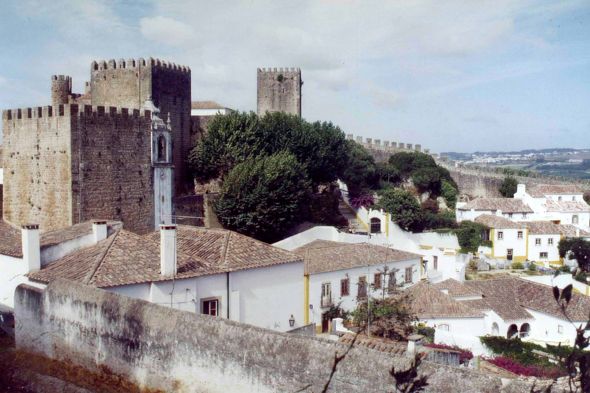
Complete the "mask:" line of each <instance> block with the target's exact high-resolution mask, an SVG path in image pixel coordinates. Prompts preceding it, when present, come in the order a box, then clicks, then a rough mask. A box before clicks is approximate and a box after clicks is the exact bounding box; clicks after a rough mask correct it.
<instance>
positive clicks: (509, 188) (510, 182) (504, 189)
mask: <svg viewBox="0 0 590 393" xmlns="http://www.w3.org/2000/svg"><path fill="white" fill-rule="evenodd" d="M517 189H518V181H517V180H516V179H515V178H513V177H512V176H506V177H505V178H504V180H503V181H502V186H501V187H500V193H501V194H502V196H503V197H504V198H513V197H514V194H516V191H517Z"/></svg>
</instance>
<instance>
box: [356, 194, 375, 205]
mask: <svg viewBox="0 0 590 393" xmlns="http://www.w3.org/2000/svg"><path fill="white" fill-rule="evenodd" d="M350 204H351V205H352V206H354V207H369V206H373V205H374V204H375V197H374V196H373V195H361V196H359V197H356V198H351V199H350Z"/></svg>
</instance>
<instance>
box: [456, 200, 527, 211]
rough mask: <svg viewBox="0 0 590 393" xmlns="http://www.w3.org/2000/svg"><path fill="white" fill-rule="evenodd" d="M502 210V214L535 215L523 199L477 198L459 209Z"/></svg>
mask: <svg viewBox="0 0 590 393" xmlns="http://www.w3.org/2000/svg"><path fill="white" fill-rule="evenodd" d="M472 209H473V210H492V211H493V210H502V213H534V212H533V209H531V208H530V207H529V206H528V205H525V204H524V203H523V202H522V199H511V198H477V199H474V200H472V201H471V202H469V203H467V204H466V205H464V206H461V207H459V208H458V210H472Z"/></svg>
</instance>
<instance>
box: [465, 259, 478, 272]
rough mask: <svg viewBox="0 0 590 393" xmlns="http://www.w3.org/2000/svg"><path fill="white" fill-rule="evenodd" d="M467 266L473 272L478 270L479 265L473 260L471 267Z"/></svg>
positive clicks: (470, 262)
mask: <svg viewBox="0 0 590 393" xmlns="http://www.w3.org/2000/svg"><path fill="white" fill-rule="evenodd" d="M467 266H468V267H469V269H471V270H477V263H475V261H474V260H473V259H472V260H471V261H469V265H467Z"/></svg>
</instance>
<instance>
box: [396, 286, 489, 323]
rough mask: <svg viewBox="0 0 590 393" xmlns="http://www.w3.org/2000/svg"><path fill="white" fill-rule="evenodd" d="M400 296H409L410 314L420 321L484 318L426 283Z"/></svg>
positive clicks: (409, 289) (479, 313) (407, 290)
mask: <svg viewBox="0 0 590 393" xmlns="http://www.w3.org/2000/svg"><path fill="white" fill-rule="evenodd" d="M402 295H404V296H409V299H410V308H411V312H412V313H413V314H414V315H416V316H417V317H418V318H420V319H436V318H483V317H484V316H485V315H484V314H483V313H481V312H479V311H477V310H475V309H473V308H471V307H469V306H467V305H466V304H464V303H463V302H460V301H457V300H454V299H453V298H452V297H451V296H449V295H446V294H444V293H442V292H441V291H440V290H438V289H436V288H433V286H432V285H431V284H428V283H419V284H416V285H414V286H411V287H410V288H408V289H406V290H405V291H403V292H402Z"/></svg>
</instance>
